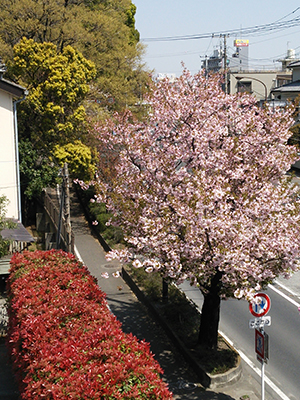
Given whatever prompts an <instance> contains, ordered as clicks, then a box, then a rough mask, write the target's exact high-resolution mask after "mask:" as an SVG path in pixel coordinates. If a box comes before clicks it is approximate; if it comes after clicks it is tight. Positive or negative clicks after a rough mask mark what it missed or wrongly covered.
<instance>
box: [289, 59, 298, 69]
mask: <svg viewBox="0 0 300 400" xmlns="http://www.w3.org/2000/svg"><path fill="white" fill-rule="evenodd" d="M287 67H288V68H294V67H300V61H294V62H291V63H290V64H289V65H288V66H287Z"/></svg>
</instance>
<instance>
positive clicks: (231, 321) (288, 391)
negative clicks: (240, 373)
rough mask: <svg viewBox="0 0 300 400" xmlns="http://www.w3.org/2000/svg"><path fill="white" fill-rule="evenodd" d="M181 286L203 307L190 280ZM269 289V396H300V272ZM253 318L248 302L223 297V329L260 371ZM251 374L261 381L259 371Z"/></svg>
mask: <svg viewBox="0 0 300 400" xmlns="http://www.w3.org/2000/svg"><path fill="white" fill-rule="evenodd" d="M281 284H283V285H284V286H281ZM182 288H183V289H184V291H185V292H186V294H187V295H188V297H189V298H191V299H192V300H193V301H194V302H195V303H196V304H198V306H199V307H201V305H202V298H201V294H200V291H199V290H198V289H194V288H191V287H190V286H189V285H188V283H185V284H184V285H183V286H182ZM274 289H275V290H276V291H275V290H274ZM291 291H292V293H291ZM266 293H267V294H268V295H269V297H270V298H271V310H270V312H269V313H268V315H269V316H271V320H272V322H271V326H270V327H266V328H265V331H266V333H268V335H269V339H270V340H269V341H270V346H269V347H270V357H269V362H268V364H267V365H265V377H266V379H265V393H266V398H270V399H274V400H282V399H285V400H287V399H290V400H299V396H300V395H299V393H300V379H299V370H300V346H299V337H300V316H299V311H298V309H297V304H298V303H300V272H298V273H296V274H295V275H294V276H293V278H292V279H291V280H284V279H280V280H279V281H277V283H276V284H274V285H272V286H271V287H269V288H268V290H267V291H266ZM279 293H282V295H281V294H279ZM283 296H284V297H283ZM288 299H289V300H290V301H289V300H288ZM253 318H254V317H253V316H252V315H251V314H250V312H249V305H248V302H246V301H243V300H235V299H229V300H226V301H222V304H221V318H220V331H221V332H222V333H224V334H225V335H226V337H227V338H229V339H230V341H231V342H232V343H233V345H234V347H235V348H236V349H237V350H238V351H239V352H240V353H242V354H243V355H245V356H246V358H247V359H249V360H250V363H252V364H253V365H254V366H255V367H256V369H258V371H260V370H261V364H260V363H259V362H258V361H257V359H256V353H255V331H254V329H250V328H249V320H250V319H253ZM242 358H243V357H242ZM252 374H253V376H254V377H255V376H256V379H257V380H258V381H259V382H261V378H260V377H259V376H258V374H257V373H256V372H254V371H253V373H252ZM268 379H269V380H270V381H271V386H270V384H269V381H268ZM273 384H274V385H275V386H274V387H273ZM277 388H278V389H279V390H277Z"/></svg>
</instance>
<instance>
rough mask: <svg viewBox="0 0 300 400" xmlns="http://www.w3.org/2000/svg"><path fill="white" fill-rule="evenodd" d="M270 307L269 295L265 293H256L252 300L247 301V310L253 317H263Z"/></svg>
mask: <svg viewBox="0 0 300 400" xmlns="http://www.w3.org/2000/svg"><path fill="white" fill-rule="evenodd" d="M270 308H271V300H270V297H269V296H268V295H267V294H265V293H256V295H255V296H254V301H253V302H251V303H249V311H250V312H251V314H252V315H254V317H263V316H264V315H266V314H268V312H269V311H270Z"/></svg>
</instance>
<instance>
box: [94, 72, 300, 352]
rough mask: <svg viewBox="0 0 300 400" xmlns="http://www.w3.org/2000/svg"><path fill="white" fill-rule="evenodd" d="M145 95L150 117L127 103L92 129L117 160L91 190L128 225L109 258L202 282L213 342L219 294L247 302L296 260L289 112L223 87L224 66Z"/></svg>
mask: <svg viewBox="0 0 300 400" xmlns="http://www.w3.org/2000/svg"><path fill="white" fill-rule="evenodd" d="M147 102H148V105H149V114H148V118H147V120H146V121H143V122H138V121H134V120H133V118H132V116H131V114H130V113H129V112H127V113H126V114H124V115H115V117H114V119H112V120H109V121H107V122H106V124H105V125H104V126H96V127H95V133H96V135H97V138H98V140H99V152H100V153H101V149H103V148H105V149H106V151H107V150H109V152H110V154H114V157H113V159H114V163H113V164H112V165H111V166H110V167H111V168H110V172H108V170H107V169H106V171H105V173H103V171H99V173H98V176H99V177H101V178H99V179H98V180H97V181H96V182H94V184H95V185H96V187H97V190H98V193H99V194H98V195H97V196H95V197H96V199H94V200H97V201H99V202H105V203H106V205H107V207H108V209H109V210H110V211H111V212H112V213H113V215H114V220H113V223H117V224H119V225H120V226H122V228H123V230H124V234H125V238H126V241H127V244H128V247H127V248H126V250H122V251H113V252H112V253H111V257H118V258H119V259H120V260H121V261H124V262H128V261H129V260H131V261H132V262H133V265H134V266H135V267H143V268H145V269H146V270H147V271H148V272H151V271H153V270H158V271H160V273H161V274H162V276H163V277H164V278H165V279H169V280H173V281H176V282H182V281H183V280H185V279H187V280H189V281H190V283H191V284H192V285H196V286H198V287H199V289H200V290H201V292H202V294H203V296H204V303H203V308H202V317H201V324H200V331H199V344H201V345H203V346H206V347H208V348H211V349H213V348H216V346H217V332H218V323H219V312H220V300H221V299H222V298H229V297H236V298H238V299H240V298H246V299H248V300H249V299H251V298H252V296H253V295H254V293H255V291H258V290H260V289H261V288H264V287H266V285H267V284H268V283H270V282H272V281H273V280H274V278H275V277H276V276H278V275H279V274H285V275H289V274H290V273H292V272H293V271H296V270H297V269H298V268H299V264H298V257H299V247H300V246H299V245H300V221H299V219H300V216H299V190H298V187H297V186H296V185H293V184H292V182H291V179H290V178H289V177H288V175H287V174H286V172H287V171H288V170H289V169H290V166H291V164H292V163H293V162H294V161H295V159H296V152H295V148H294V147H292V146H288V145H287V141H288V139H289V137H290V136H291V132H290V131H289V128H290V127H291V125H292V123H293V119H292V117H291V115H292V110H290V109H286V110H282V109H281V110H279V109H278V110H273V109H272V110H270V109H268V107H264V108H258V107H257V105H256V103H255V102H256V100H255V99H254V98H253V97H252V96H250V95H248V94H236V95H228V94H225V93H224V92H223V91H222V89H221V79H220V76H213V77H209V78H207V77H205V76H204V75H203V74H202V73H198V74H196V75H191V74H190V72H189V71H187V70H185V69H184V70H183V73H182V75H181V76H180V77H179V78H178V79H176V81H175V82H173V83H171V82H170V81H168V80H167V79H166V80H164V81H162V82H159V83H157V84H155V87H154V88H153V92H152V95H151V96H150V97H149V98H148V99H147ZM99 165H102V164H99Z"/></svg>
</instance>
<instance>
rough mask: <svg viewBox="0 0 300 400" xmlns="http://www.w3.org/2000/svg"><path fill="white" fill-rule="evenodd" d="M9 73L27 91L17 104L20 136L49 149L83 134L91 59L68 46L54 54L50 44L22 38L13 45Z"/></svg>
mask: <svg viewBox="0 0 300 400" xmlns="http://www.w3.org/2000/svg"><path fill="white" fill-rule="evenodd" d="M10 73H12V74H13V76H14V77H15V79H16V80H17V81H18V82H19V83H20V84H22V85H23V86H25V87H26V88H28V90H29V95H28V97H27V98H26V101H24V102H22V103H21V104H20V112H19V122H20V123H19V125H20V137H21V139H29V140H30V141H31V142H32V143H33V145H34V147H36V148H45V147H46V148H47V149H52V148H53V147H54V146H55V145H57V144H61V145H64V144H67V143H69V142H70V141H73V140H76V139H78V138H79V137H81V136H82V135H83V134H84V132H85V121H86V113H85V108H84V106H83V101H84V99H85V98H86V96H87V94H88V91H89V82H91V80H92V79H93V78H94V77H95V74H96V69H95V65H94V63H93V62H91V61H89V60H87V59H86V58H85V57H83V55H82V54H81V53H80V52H79V51H77V50H75V49H74V48H73V47H71V46H67V47H65V48H64V49H63V51H62V52H61V53H58V52H57V49H56V46H55V45H54V44H53V43H46V42H45V43H37V42H35V41H34V40H33V39H26V38H23V39H22V40H21V41H20V42H19V43H18V44H17V45H15V47H14V60H13V65H12V67H11V68H10Z"/></svg>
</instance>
